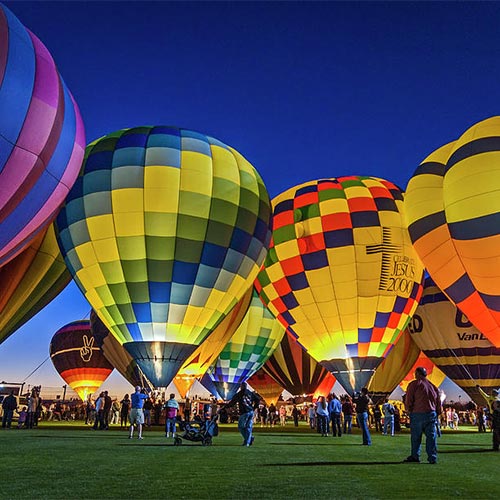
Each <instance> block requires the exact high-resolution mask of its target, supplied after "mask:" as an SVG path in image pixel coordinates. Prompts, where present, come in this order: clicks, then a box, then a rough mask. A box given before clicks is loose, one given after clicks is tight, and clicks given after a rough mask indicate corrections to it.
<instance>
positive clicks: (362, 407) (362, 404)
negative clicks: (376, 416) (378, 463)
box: [355, 387, 373, 446]
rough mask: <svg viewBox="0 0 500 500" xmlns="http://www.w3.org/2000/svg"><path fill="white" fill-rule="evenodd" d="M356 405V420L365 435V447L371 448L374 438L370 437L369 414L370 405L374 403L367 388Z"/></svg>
mask: <svg viewBox="0 0 500 500" xmlns="http://www.w3.org/2000/svg"><path fill="white" fill-rule="evenodd" d="M355 403H356V418H357V420H358V424H359V427H360V428H361V431H362V433H363V445H365V446H371V444H372V438H371V435H370V429H369V428H368V413H369V408H370V405H372V404H373V403H372V400H371V399H370V396H369V395H368V389H367V388H366V387H363V388H362V389H361V394H360V395H359V396H358V397H357V398H356V400H355Z"/></svg>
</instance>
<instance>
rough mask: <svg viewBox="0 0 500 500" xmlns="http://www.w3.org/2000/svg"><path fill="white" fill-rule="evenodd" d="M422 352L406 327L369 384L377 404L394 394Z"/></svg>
mask: <svg viewBox="0 0 500 500" xmlns="http://www.w3.org/2000/svg"><path fill="white" fill-rule="evenodd" d="M420 354H421V353H420V349H419V348H418V346H417V344H415V342H413V339H412V338H411V334H410V332H409V330H408V329H407V328H406V329H404V330H403V333H402V334H401V337H400V338H399V339H398V341H397V342H396V343H395V344H394V347H393V348H392V349H391V351H390V352H389V354H388V355H387V356H386V358H385V359H384V361H382V363H380V365H379V367H378V368H377V369H376V370H375V374H374V375H373V377H372V378H371V380H370V383H369V384H368V389H369V391H370V397H371V398H372V401H373V402H374V403H375V404H382V403H383V402H384V400H385V398H387V397H388V396H390V395H391V394H392V392H393V391H394V389H396V387H397V386H398V384H399V383H400V382H401V380H403V378H404V377H405V375H406V374H408V372H409V371H410V370H411V367H412V366H413V365H414V364H415V362H416V361H417V360H418V359H419V356H420Z"/></svg>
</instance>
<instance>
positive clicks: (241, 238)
mask: <svg viewBox="0 0 500 500" xmlns="http://www.w3.org/2000/svg"><path fill="white" fill-rule="evenodd" d="M269 223H270V203H269V197H268V194H267V191H266V188H265V186H264V183H263V182H262V179H261V178H260V176H259V174H258V173H257V171H256V170H255V169H254V168H253V167H252V165H250V163H249V162H248V161H247V160H245V158H243V156H241V155H240V154H239V153H238V152H237V151H236V150H234V149H232V148H231V147H229V146H227V145H225V144H223V143H222V142H220V141H218V140H216V139H214V138H212V137H208V136H205V135H202V134H199V133H197V132H192V131H189V130H185V129H178V128H174V127H137V128H133V129H126V130H120V131H118V132H115V133H113V134H110V135H107V136H105V137H103V138H101V139H99V140H97V141H94V142H93V143H91V144H90V145H89V146H88V147H87V149H86V152H85V160H84V164H83V168H82V172H81V174H80V176H79V178H78V179H77V181H76V183H75V185H74V187H73V189H72V190H71V192H70V194H69V196H68V198H67V200H66V204H65V206H64V207H63V209H62V210H61V212H60V214H59V216H58V218H57V228H58V231H59V234H58V237H59V242H60V246H61V248H62V252H63V255H64V257H65V260H66V262H67V264H68V267H69V269H70V271H71V273H72V275H73V276H74V279H75V281H76V282H77V284H78V285H79V286H80V288H81V290H82V291H83V292H84V294H85V296H86V298H87V300H88V301H89V302H90V304H91V305H92V306H93V308H94V310H95V311H96V312H97V314H98V315H99V317H100V318H101V319H102V320H103V322H104V324H105V325H106V326H107V327H108V328H109V329H110V330H111V332H112V333H113V335H115V337H116V338H117V339H118V340H119V342H120V343H121V344H123V345H124V346H125V348H126V349H127V350H128V352H129V353H130V355H131V356H132V357H133V358H134V359H135V360H136V361H137V363H138V364H139V366H140V367H141V369H142V371H143V372H144V374H145V375H146V377H147V378H148V380H150V381H151V383H153V384H154V385H155V386H156V387H158V386H162V387H164V386H167V385H168V384H169V383H170V382H171V381H172V379H173V378H174V376H175V375H176V373H177V372H178V371H179V369H180V368H181V366H182V364H183V363H184V361H185V360H186V359H187V358H188V357H189V356H190V355H191V354H192V353H193V352H194V351H195V349H196V348H197V347H198V346H199V345H200V344H201V342H202V341H203V340H204V339H205V338H206V337H207V336H208V334H209V333H210V332H211V331H212V330H213V329H214V328H215V327H216V326H217V325H218V324H219V323H220V321H222V319H223V318H224V317H225V316H226V315H227V314H228V313H229V311H230V310H231V309H232V308H233V307H234V306H235V305H236V304H237V302H238V301H239V300H240V299H241V297H242V296H243V295H244V293H245V292H246V291H247V290H248V288H249V287H250V286H251V284H252V282H253V280H254V279H255V276H256V275H257V273H258V270H259V267H260V266H261V264H262V262H263V260H264V257H265V255H266V253H267V246H268V242H269V239H270V229H269Z"/></svg>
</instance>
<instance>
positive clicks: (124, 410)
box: [120, 394, 130, 427]
mask: <svg viewBox="0 0 500 500" xmlns="http://www.w3.org/2000/svg"><path fill="white" fill-rule="evenodd" d="M129 411H130V397H129V395H128V394H125V396H123V399H122V400H121V401H120V427H126V426H127V420H128V412H129Z"/></svg>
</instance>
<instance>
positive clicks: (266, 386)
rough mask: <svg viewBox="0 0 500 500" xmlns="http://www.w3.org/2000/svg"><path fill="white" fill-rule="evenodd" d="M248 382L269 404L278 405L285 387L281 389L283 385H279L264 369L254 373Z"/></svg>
mask: <svg viewBox="0 0 500 500" xmlns="http://www.w3.org/2000/svg"><path fill="white" fill-rule="evenodd" d="M247 382H248V383H249V384H250V385H251V386H252V389H253V390H254V391H256V392H257V393H258V394H259V396H261V397H262V399H263V400H264V401H265V402H266V403H267V404H271V403H273V404H276V402H277V401H278V398H279V397H280V396H281V393H282V392H283V387H281V385H280V384H278V382H276V381H275V380H274V379H273V377H271V375H268V374H267V373H266V372H265V371H264V370H263V369H262V368H261V369H260V370H258V371H257V372H256V373H254V374H253V375H252V376H251V377H250V378H249V379H248V381H247Z"/></svg>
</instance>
